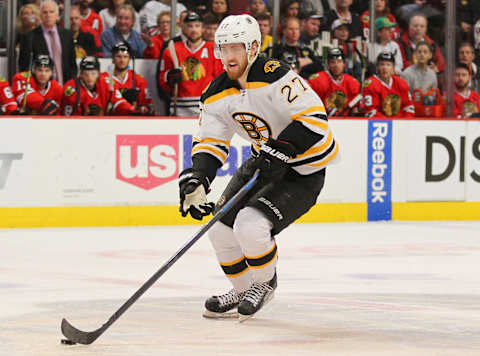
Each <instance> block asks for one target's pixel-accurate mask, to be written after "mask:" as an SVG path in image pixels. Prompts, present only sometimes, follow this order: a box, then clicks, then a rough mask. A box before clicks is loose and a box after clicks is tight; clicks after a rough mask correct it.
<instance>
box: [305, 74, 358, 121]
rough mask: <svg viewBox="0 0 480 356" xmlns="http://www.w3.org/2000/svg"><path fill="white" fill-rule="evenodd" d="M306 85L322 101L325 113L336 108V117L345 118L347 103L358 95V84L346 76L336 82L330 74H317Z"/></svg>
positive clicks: (347, 110)
mask: <svg viewBox="0 0 480 356" xmlns="http://www.w3.org/2000/svg"><path fill="white" fill-rule="evenodd" d="M308 84H310V86H311V87H312V89H313V90H314V91H315V93H317V95H318V96H319V97H320V99H322V101H323V103H324V104H325V106H326V109H327V112H330V111H332V110H333V109H334V108H336V109H337V116H347V115H348V114H349V109H348V107H347V106H348V103H349V102H350V101H351V100H352V99H353V98H354V97H356V96H357V95H358V94H359V93H360V83H359V82H358V81H357V80H356V79H355V78H353V77H352V76H351V75H348V74H344V75H343V76H342V78H341V79H340V80H338V81H337V80H335V79H333V77H332V75H331V74H330V72H327V71H325V72H318V73H316V74H314V75H312V76H311V77H310V78H309V79H308Z"/></svg>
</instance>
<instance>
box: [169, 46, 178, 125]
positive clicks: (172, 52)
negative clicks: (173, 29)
mask: <svg viewBox="0 0 480 356" xmlns="http://www.w3.org/2000/svg"><path fill="white" fill-rule="evenodd" d="M168 49H169V50H170V55H171V56H172V60H173V68H180V66H179V63H178V57H177V52H176V51H175V44H174V43H173V40H169V41H168ZM177 99H178V83H175V84H174V85H173V116H177Z"/></svg>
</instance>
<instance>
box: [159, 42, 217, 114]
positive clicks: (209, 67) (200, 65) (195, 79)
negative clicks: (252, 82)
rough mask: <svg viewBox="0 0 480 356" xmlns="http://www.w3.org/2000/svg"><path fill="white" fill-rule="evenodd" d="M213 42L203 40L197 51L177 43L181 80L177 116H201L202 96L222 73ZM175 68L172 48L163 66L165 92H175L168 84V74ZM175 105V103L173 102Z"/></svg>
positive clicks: (160, 80)
mask: <svg viewBox="0 0 480 356" xmlns="http://www.w3.org/2000/svg"><path fill="white" fill-rule="evenodd" d="M213 46H214V44H213V42H210V41H204V42H202V44H201V45H200V46H198V48H197V49H196V50H194V51H192V50H190V49H189V48H188V47H187V45H186V43H185V42H184V41H177V42H174V48H175V52H176V55H177V58H178V64H179V66H180V68H181V69H182V81H181V82H180V83H179V84H178V97H177V115H178V116H198V115H199V113H200V109H199V103H200V95H202V92H203V90H204V89H205V88H206V87H207V86H208V84H210V82H211V81H212V80H213V79H214V78H215V77H216V76H217V75H218V74H220V73H222V72H223V64H222V62H221V61H220V60H219V59H216V58H215V56H214V54H213ZM173 67H174V65H173V59H172V54H171V53H170V49H168V48H166V49H165V52H164V54H163V57H162V61H161V63H160V78H158V79H159V82H160V85H161V86H162V88H163V90H164V91H165V92H167V93H172V88H170V87H169V86H168V85H167V73H168V71H169V70H171V69H172V68H173ZM172 105H173V103H172Z"/></svg>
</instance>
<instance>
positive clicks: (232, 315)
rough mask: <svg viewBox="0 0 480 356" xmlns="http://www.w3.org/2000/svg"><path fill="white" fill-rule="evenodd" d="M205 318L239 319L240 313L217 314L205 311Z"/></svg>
mask: <svg viewBox="0 0 480 356" xmlns="http://www.w3.org/2000/svg"><path fill="white" fill-rule="evenodd" d="M203 317H204V318H207V319H234V318H238V312H236V311H228V312H225V313H215V312H211V311H210V310H205V311H204V312H203Z"/></svg>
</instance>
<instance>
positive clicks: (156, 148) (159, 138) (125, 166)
mask: <svg viewBox="0 0 480 356" xmlns="http://www.w3.org/2000/svg"><path fill="white" fill-rule="evenodd" d="M116 152H117V157H116V176H117V179H119V180H122V181H124V182H127V183H130V184H133V185H135V186H137V187H139V188H142V189H145V190H149V189H153V188H156V187H158V186H160V185H162V184H165V183H168V182H170V181H172V180H175V179H177V177H178V173H179V157H180V154H179V136H178V135H117V148H116Z"/></svg>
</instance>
